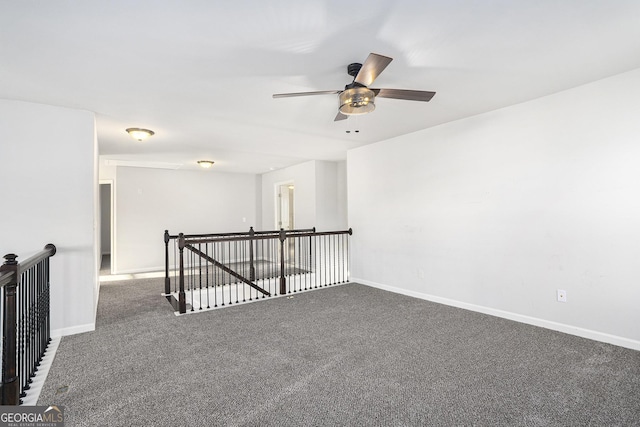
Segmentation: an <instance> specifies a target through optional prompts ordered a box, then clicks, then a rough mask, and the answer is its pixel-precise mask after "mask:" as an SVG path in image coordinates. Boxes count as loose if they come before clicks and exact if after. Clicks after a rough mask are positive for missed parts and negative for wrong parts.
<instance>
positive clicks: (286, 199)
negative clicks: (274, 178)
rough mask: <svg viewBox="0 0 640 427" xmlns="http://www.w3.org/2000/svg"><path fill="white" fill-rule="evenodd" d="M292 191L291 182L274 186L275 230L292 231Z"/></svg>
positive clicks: (293, 188)
mask: <svg viewBox="0 0 640 427" xmlns="http://www.w3.org/2000/svg"><path fill="white" fill-rule="evenodd" d="M294 190H295V187H294V185H293V182H287V183H283V184H277V185H276V206H277V208H278V213H277V215H276V229H278V230H279V229H281V228H282V229H285V230H293V229H294V221H293V218H294V209H293V208H294Z"/></svg>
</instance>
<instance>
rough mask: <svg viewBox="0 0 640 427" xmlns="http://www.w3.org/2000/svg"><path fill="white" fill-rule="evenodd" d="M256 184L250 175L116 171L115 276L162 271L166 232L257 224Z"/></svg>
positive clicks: (231, 228) (224, 229)
mask: <svg viewBox="0 0 640 427" xmlns="http://www.w3.org/2000/svg"><path fill="white" fill-rule="evenodd" d="M256 183H257V181H256V178H255V175H252V174H237V173H220V172H214V171H210V170H202V171H180V170H164V169H147V168H132V167H117V170H116V180H115V221H116V222H115V248H114V250H113V252H112V257H114V259H113V262H114V265H113V267H114V270H115V273H130V272H140V271H154V270H162V269H164V241H163V233H164V230H166V229H168V230H169V232H170V233H171V234H178V233H180V232H182V233H185V234H197V233H218V232H229V231H248V230H249V227H251V226H252V225H254V224H255V223H256V211H257V208H256V205H255V203H256V191H257V189H256Z"/></svg>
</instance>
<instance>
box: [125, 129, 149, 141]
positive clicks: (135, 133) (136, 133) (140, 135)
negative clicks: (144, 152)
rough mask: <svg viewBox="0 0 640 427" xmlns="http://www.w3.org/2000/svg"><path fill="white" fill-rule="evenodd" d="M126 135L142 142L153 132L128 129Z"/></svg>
mask: <svg viewBox="0 0 640 427" xmlns="http://www.w3.org/2000/svg"><path fill="white" fill-rule="evenodd" d="M127 133H128V134H129V135H131V137H132V138H133V139H137V140H138V141H144V140H145V139H147V138H149V137H150V136H151V135H153V134H154V133H155V132H154V131H152V130H149V129H140V128H128V129H127Z"/></svg>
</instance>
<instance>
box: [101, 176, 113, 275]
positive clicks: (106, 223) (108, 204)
mask: <svg viewBox="0 0 640 427" xmlns="http://www.w3.org/2000/svg"><path fill="white" fill-rule="evenodd" d="M112 200H113V195H112V185H111V182H100V276H105V275H109V274H111V265H112V260H111V252H112V247H111V236H112V234H113V233H112V227H111V224H112V223H113V218H112V211H113V206H112Z"/></svg>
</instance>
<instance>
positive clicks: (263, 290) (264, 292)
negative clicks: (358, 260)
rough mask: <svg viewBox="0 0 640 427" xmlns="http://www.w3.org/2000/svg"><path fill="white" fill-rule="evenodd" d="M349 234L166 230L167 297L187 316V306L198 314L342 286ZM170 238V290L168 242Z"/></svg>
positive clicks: (346, 269)
mask: <svg viewBox="0 0 640 427" xmlns="http://www.w3.org/2000/svg"><path fill="white" fill-rule="evenodd" d="M351 234H352V230H351V229H349V230H345V231H328V232H316V231H315V228H314V229H308V230H277V231H254V230H253V228H251V229H250V230H249V232H248V233H223V234H208V235H185V234H182V233H180V234H178V235H177V236H175V237H174V236H171V235H170V234H169V233H168V231H165V257H166V258H165V270H166V271H165V295H166V296H167V298H168V299H169V300H170V301H171V302H172V304H173V305H174V308H175V309H176V311H178V312H180V313H186V311H187V310H188V309H189V307H190V311H195V310H196V309H198V310H202V309H205V308H211V307H212V306H213V308H215V307H218V306H225V305H230V304H233V303H234V301H235V303H239V302H240V301H242V302H246V301H247V299H248V300H249V301H252V300H254V299H258V298H265V297H270V296H277V295H278V294H280V295H284V294H291V293H296V292H302V291H303V290H309V289H315V288H319V287H324V286H329V285H332V284H339V283H346V282H347V281H348V278H349V244H348V241H349V240H348V237H349V236H350V235H351ZM173 239H175V240H174V241H175V245H174V252H175V256H174V262H173V264H174V281H173V283H174V290H173V292H172V291H171V279H170V274H169V270H170V268H171V263H170V262H169V258H170V257H169V254H170V251H169V247H168V246H169V245H168V243H169V241H171V240H173ZM176 261H177V262H176ZM175 264H177V265H175ZM175 275H177V277H175ZM175 279H177V280H175ZM167 291H169V292H167Z"/></svg>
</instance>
